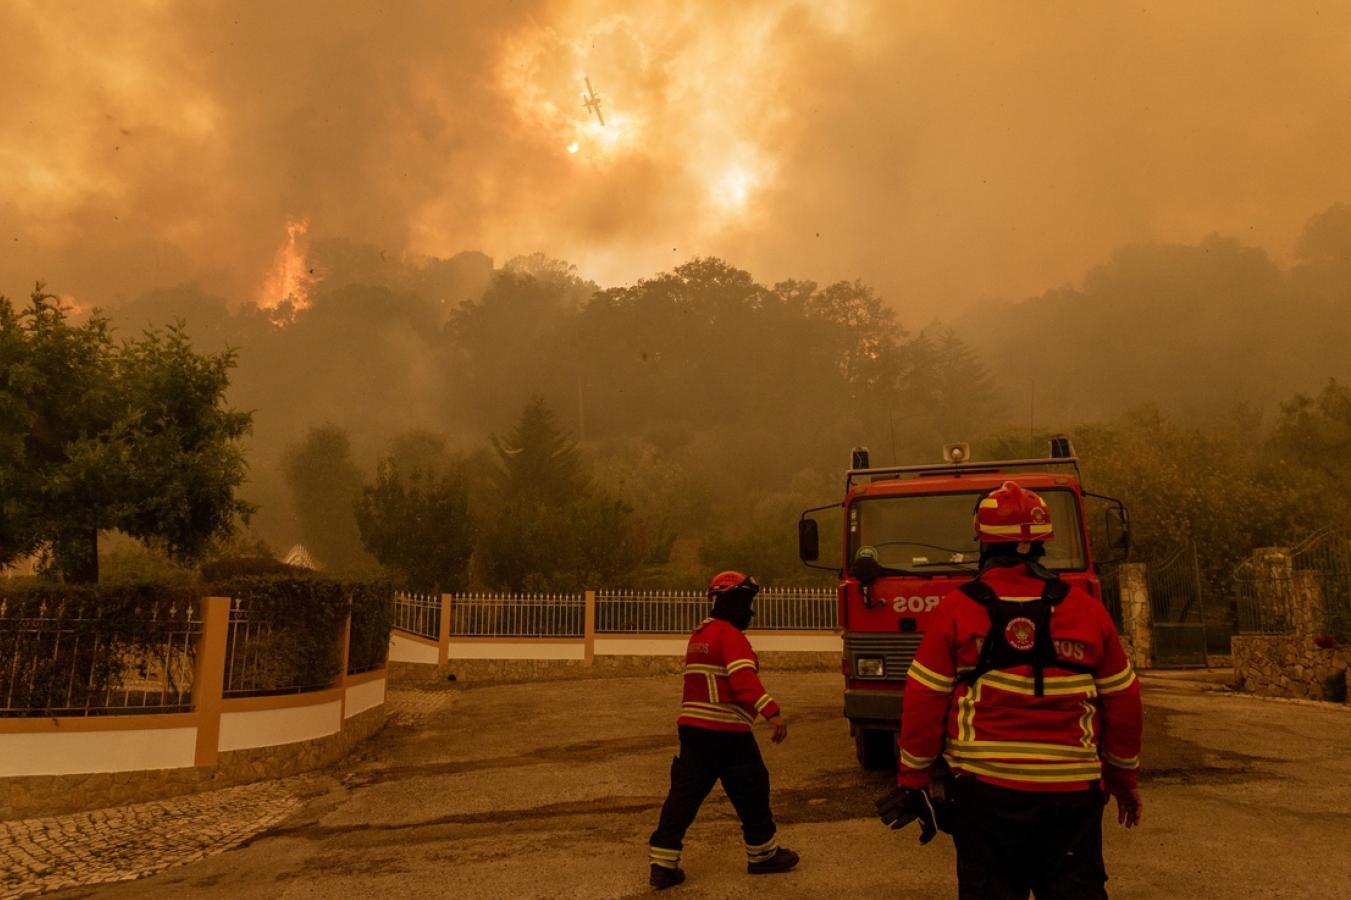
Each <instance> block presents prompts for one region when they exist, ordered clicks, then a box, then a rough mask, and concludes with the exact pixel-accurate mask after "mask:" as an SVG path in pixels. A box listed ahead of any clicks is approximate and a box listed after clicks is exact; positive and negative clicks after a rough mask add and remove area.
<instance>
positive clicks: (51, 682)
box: [0, 584, 200, 716]
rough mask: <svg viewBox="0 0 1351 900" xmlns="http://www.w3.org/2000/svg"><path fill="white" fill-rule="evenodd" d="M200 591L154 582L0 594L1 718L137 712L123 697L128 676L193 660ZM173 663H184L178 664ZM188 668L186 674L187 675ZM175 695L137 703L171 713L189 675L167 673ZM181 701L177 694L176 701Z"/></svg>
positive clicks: (35, 587) (40, 587)
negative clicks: (166, 662) (171, 660)
mask: <svg viewBox="0 0 1351 900" xmlns="http://www.w3.org/2000/svg"><path fill="white" fill-rule="evenodd" d="M197 602H198V593H197V592H196V591H194V590H192V589H190V588H184V587H166V586H164V585H158V584H126V585H103V586H96V585H47V584H41V585H29V586H24V587H20V588H13V589H7V590H2V591H0V660H2V661H3V663H4V664H3V665H0V715H6V716H47V715H57V714H66V715H70V714H76V715H85V714H91V713H92V714H97V713H102V712H116V711H119V710H120V709H135V708H136V707H137V706H138V704H136V703H133V702H132V700H131V699H130V698H128V697H127V696H125V695H123V694H120V693H119V691H120V689H121V687H122V684H123V681H124V679H125V678H127V677H128V676H140V677H141V678H145V677H147V676H148V675H150V674H151V671H150V670H151V665H152V663H154V664H158V663H160V662H161V661H162V660H163V659H164V658H165V657H166V647H167V641H168V640H169V638H170V636H171V635H172V636H174V640H173V652H174V653H175V654H184V658H186V660H187V661H188V663H190V662H191V659H192V658H193V657H195V654H196V640H195V635H196V632H197V631H198V630H199V627H200V626H199V625H197V624H190V622H189V619H190V611H191V610H193V609H194V607H195V606H196V604H197ZM177 662H179V663H182V662H183V659H178V660H177ZM185 670H186V671H185ZM171 671H174V672H178V673H179V674H180V675H181V676H183V677H184V680H185V681H187V682H188V683H177V679H171V683H170V685H169V688H170V690H171V692H172V697H163V696H157V697H156V698H155V700H154V701H152V700H151V698H150V697H149V696H147V695H145V694H142V696H141V697H140V704H139V705H143V706H146V707H150V708H172V706H173V704H172V703H171V700H186V695H187V693H188V691H189V690H190V689H191V684H190V681H191V675H190V669H187V666H185V665H179V666H176V667H171ZM180 695H181V696H180Z"/></svg>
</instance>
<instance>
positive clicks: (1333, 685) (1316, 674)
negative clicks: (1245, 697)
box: [1233, 634, 1351, 703]
mask: <svg viewBox="0 0 1351 900" xmlns="http://www.w3.org/2000/svg"><path fill="white" fill-rule="evenodd" d="M1233 649H1234V676H1235V678H1236V679H1237V681H1238V683H1239V687H1240V688H1241V689H1242V690H1245V691H1251V692H1252V693H1254V694H1263V695H1265V696H1268V697H1293V698H1298V699H1304V700H1330V701H1334V702H1338V703H1343V702H1346V699H1347V683H1348V679H1351V673H1348V663H1351V650H1348V648H1346V647H1336V648H1332V649H1324V648H1322V647H1319V646H1317V645H1315V644H1314V642H1313V638H1311V637H1307V636H1303V635H1293V634H1236V635H1234V638H1233Z"/></svg>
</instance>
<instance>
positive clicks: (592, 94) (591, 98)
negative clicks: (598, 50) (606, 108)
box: [582, 76, 605, 128]
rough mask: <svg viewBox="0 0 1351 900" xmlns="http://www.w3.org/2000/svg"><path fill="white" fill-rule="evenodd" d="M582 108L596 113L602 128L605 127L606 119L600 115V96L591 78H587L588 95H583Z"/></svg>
mask: <svg viewBox="0 0 1351 900" xmlns="http://www.w3.org/2000/svg"><path fill="white" fill-rule="evenodd" d="M582 106H585V107H586V108H587V111H588V112H593V113H595V114H596V118H597V119H598V120H599V121H600V125H601V127H602V128H604V127H605V117H604V116H602V115H601V114H600V95H599V94H597V93H596V89H595V88H593V87H592V86H591V77H590V76H586V93H585V94H583V95H582Z"/></svg>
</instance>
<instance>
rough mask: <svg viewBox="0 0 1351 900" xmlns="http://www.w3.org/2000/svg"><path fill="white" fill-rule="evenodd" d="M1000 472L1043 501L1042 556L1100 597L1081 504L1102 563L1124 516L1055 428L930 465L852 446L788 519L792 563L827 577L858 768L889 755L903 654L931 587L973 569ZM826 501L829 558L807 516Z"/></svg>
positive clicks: (907, 657)
mask: <svg viewBox="0 0 1351 900" xmlns="http://www.w3.org/2000/svg"><path fill="white" fill-rule="evenodd" d="M1005 481H1014V482H1017V483H1018V484H1020V485H1022V486H1023V487H1025V488H1027V489H1029V490H1033V491H1036V492H1037V493H1038V494H1039V495H1041V497H1042V498H1043V499H1044V500H1045V501H1046V502H1047V504H1048V506H1049V507H1050V512H1051V517H1052V520H1053V521H1055V522H1056V529H1055V538H1054V539H1053V540H1051V541H1048V542H1047V544H1046V556H1045V557H1044V559H1043V563H1044V564H1045V565H1047V566H1048V567H1049V568H1051V569H1054V570H1055V571H1057V572H1059V573H1060V575H1061V577H1062V578H1064V579H1065V580H1066V581H1069V582H1071V583H1074V584H1077V585H1079V586H1080V587H1083V588H1084V589H1085V590H1087V591H1088V592H1089V593H1090V594H1092V595H1093V596H1095V597H1098V598H1099V599H1101V598H1102V590H1101V586H1100V585H1099V582H1098V577H1097V571H1096V565H1097V564H1095V562H1094V554H1093V548H1092V546H1091V540H1090V529H1089V527H1088V522H1089V519H1088V513H1087V510H1086V505H1087V503H1088V502H1089V501H1093V502H1098V503H1102V504H1105V510H1104V524H1105V527H1104V528H1103V530H1102V533H1101V534H1100V535H1099V540H1100V541H1101V543H1103V544H1105V547H1104V548H1103V549H1104V550H1105V555H1106V556H1108V557H1111V558H1113V559H1112V560H1108V561H1113V560H1114V559H1119V558H1124V555H1125V552H1126V549H1127V548H1128V546H1129V543H1130V529H1129V518H1128V517H1127V514H1126V508H1125V506H1124V505H1123V504H1122V503H1121V501H1119V500H1116V499H1114V498H1111V497H1104V496H1102V495H1099V494H1092V493H1089V492H1087V491H1085V490H1084V489H1083V486H1082V482H1083V479H1082V477H1081V474H1080V471H1079V460H1078V458H1077V457H1076V456H1075V455H1074V451H1073V448H1072V447H1071V446H1070V441H1069V438H1067V437H1065V436H1064V435H1058V436H1056V437H1054V438H1052V439H1051V443H1050V448H1049V452H1048V454H1047V455H1046V456H1044V457H1039V458H1031V459H1013V460H997V461H990V462H985V461H976V460H972V459H971V449H970V447H969V446H968V445H966V444H947V445H945V446H944V447H943V462H942V463H937V464H932V465H896V466H880V467H873V466H872V465H871V464H870V460H869V454H868V451H867V449H866V448H858V449H855V450H854V451H853V455H852V459H851V464H850V467H849V470H848V472H847V473H846V475H845V485H844V499H843V500H842V501H840V502H838V503H832V504H829V505H827V506H820V507H816V508H814V509H809V510H807V511H805V512H804V513H803V514H802V516H801V518H800V520H799V522H798V544H799V546H798V553H799V556H800V557H801V558H802V561H803V562H804V563H806V564H807V565H809V566H815V567H816V568H822V569H829V570H831V571H834V572H836V573H837V575H838V576H839V585H838V602H839V625H840V628H841V629H842V630H843V633H844V656H843V658H842V659H841V663H840V664H841V671H842V673H843V675H844V714H845V717H846V718H847V719H848V720H849V728H850V733H851V734H852V735H853V738H854V743H855V748H856V750H857V753H858V760H859V763H860V764H861V765H863V766H865V767H868V768H885V767H890V766H892V765H894V760H895V752H896V741H895V734H896V732H897V731H899V730H900V726H901V716H902V714H903V710H902V695H903V691H904V688H905V678H906V673H907V671H908V670H909V668H910V662H911V660H912V659H913V658H914V655H915V650H916V649H917V648H918V647H919V642H920V639H921V638H922V637H923V636H924V631H925V629H926V627H927V626H928V621H929V617H930V615H932V613H933V611H934V609H935V608H937V606H938V604H939V603H940V602H941V601H942V599H943V597H945V596H947V594H949V593H951V592H952V591H953V590H955V589H956V588H957V587H958V586H959V585H961V584H963V583H965V582H966V581H969V580H970V579H971V578H972V577H974V576H975V574H976V572H977V569H978V566H979V562H980V546H979V544H978V542H977V540H976V534H975V529H974V527H973V526H972V519H973V517H974V515H975V510H976V506H977V504H978V503H979V502H980V498H981V497H983V496H984V495H985V494H987V493H989V492H990V491H991V490H993V489H995V488H997V487H998V486H999V485H1001V484H1003V483H1004V482H1005ZM828 511H830V512H840V511H842V512H843V516H842V517H841V519H840V521H841V523H842V526H843V527H842V528H841V543H842V546H841V548H840V555H839V557H838V560H837V562H836V564H829V565H828V564H822V563H820V562H818V560H819V557H820V528H819V525H818V522H817V517H819V516H820V515H822V514H824V513H827V512H828ZM1061 522H1065V523H1068V526H1067V527H1064V528H1062V527H1061V526H1060V523H1061ZM1102 555H1104V554H1100V556H1102ZM1058 650H1059V652H1060V654H1061V655H1062V656H1064V657H1065V658H1067V659H1075V658H1079V657H1081V656H1082V654H1083V648H1082V647H1079V648H1075V647H1073V646H1065V647H1059V648H1058ZM1076 652H1077V653H1078V655H1079V656H1078V657H1076Z"/></svg>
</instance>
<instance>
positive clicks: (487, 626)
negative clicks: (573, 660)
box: [450, 594, 586, 638]
mask: <svg viewBox="0 0 1351 900" xmlns="http://www.w3.org/2000/svg"><path fill="white" fill-rule="evenodd" d="M585 630H586V598H585V595H583V594H456V595H455V598H454V600H453V601H452V603H451V628H450V633H451V634H452V635H453V636H455V637H560V638H569V637H572V638H580V637H583V636H584V635H585Z"/></svg>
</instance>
